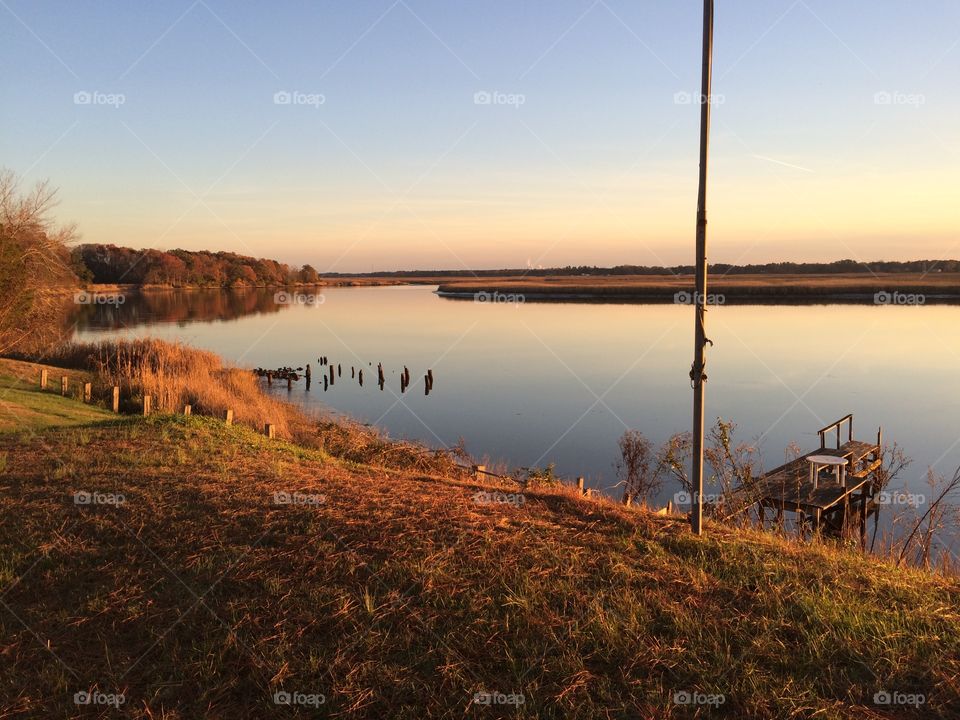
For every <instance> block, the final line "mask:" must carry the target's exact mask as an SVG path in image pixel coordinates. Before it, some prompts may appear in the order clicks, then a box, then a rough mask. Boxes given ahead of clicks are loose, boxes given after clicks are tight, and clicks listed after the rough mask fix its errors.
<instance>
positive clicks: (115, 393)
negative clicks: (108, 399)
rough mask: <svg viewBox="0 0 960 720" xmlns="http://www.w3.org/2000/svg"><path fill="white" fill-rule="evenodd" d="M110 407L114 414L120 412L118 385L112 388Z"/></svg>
mask: <svg viewBox="0 0 960 720" xmlns="http://www.w3.org/2000/svg"><path fill="white" fill-rule="evenodd" d="M112 407H113V411H114V412H115V413H118V412H120V386H119V385H114V386H113V403H112Z"/></svg>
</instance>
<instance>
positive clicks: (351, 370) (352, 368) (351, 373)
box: [350, 365, 357, 379]
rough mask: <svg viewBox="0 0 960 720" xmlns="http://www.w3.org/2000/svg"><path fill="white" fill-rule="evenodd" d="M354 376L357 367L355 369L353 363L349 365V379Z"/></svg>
mask: <svg viewBox="0 0 960 720" xmlns="http://www.w3.org/2000/svg"><path fill="white" fill-rule="evenodd" d="M356 376H357V369H356V368H355V367H354V366H353V365H351V366H350V377H351V379H352V378H355V377H356Z"/></svg>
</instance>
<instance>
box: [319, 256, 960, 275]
mask: <svg viewBox="0 0 960 720" xmlns="http://www.w3.org/2000/svg"><path fill="white" fill-rule="evenodd" d="M695 269H696V268H695V267H694V266H693V265H615V266H613V267H600V266H597V265H566V266H564V267H554V268H501V269H499V270H382V271H378V272H370V273H324V277H332V278H333V277H356V276H358V275H362V276H364V277H382V278H391V277H395V278H404V277H418V276H423V275H430V276H436V277H441V276H442V277H493V276H500V275H525V276H528V277H544V276H547V275H551V276H554V275H559V276H567V275H569V276H575V275H692V274H693V273H694V271H695ZM710 272H712V273H719V274H723V275H807V274H809V275H815V274H825V275H830V274H851V273H863V274H870V273H897V272H902V273H934V272H945V273H956V272H960V260H907V261H899V260H877V261H871V262H861V261H859V260H850V259H845V260H835V261H832V262H806V263H798V262H771V263H760V264H750V265H733V264H730V263H711V264H710Z"/></svg>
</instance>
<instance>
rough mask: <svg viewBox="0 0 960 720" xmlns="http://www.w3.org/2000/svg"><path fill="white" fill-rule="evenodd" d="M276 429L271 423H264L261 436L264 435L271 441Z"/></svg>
mask: <svg viewBox="0 0 960 720" xmlns="http://www.w3.org/2000/svg"><path fill="white" fill-rule="evenodd" d="M276 433H277V431H276V428H275V427H274V426H273V423H266V424H265V425H264V426H263V434H264V435H266V436H267V437H268V438H270V439H271V440H272V439H273V438H275V437H276Z"/></svg>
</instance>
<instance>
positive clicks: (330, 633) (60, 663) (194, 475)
mask: <svg viewBox="0 0 960 720" xmlns="http://www.w3.org/2000/svg"><path fill="white" fill-rule="evenodd" d="M63 402H69V401H66V400H63ZM0 457H2V458H3V465H2V469H0V582H2V587H3V590H4V596H3V605H2V606H0V654H2V656H3V662H2V663H0V717H4V718H5V717H78V716H81V715H82V716H92V717H131V718H143V719H146V718H164V719H165V720H180V719H181V718H182V719H186V718H198V717H211V718H214V717H223V718H226V717H231V718H270V717H304V718H306V717H338V718H378V719H379V718H387V717H389V718H416V719H417V720H421V719H423V718H464V717H469V718H494V717H518V718H585V719H587V718H589V719H591V720H592V719H593V718H623V719H624V720H626V718H631V719H632V718H658V719H659V718H686V717H701V718H704V717H730V718H791V717H796V718H799V717H818V718H836V719H840V718H871V719H880V718H889V717H916V718H920V717H925V718H926V717H932V718H937V717H939V718H948V717H955V715H954V710H955V708H956V707H957V703H960V685H958V677H960V614H958V610H957V607H958V603H960V587H958V585H957V584H956V583H955V582H954V581H950V580H946V579H943V578H938V577H934V576H930V575H926V574H923V573H919V572H915V571H909V570H902V571H897V570H895V569H893V568H891V567H890V566H889V565H886V564H884V563H881V562H878V561H874V560H871V559H865V558H863V557H861V556H859V555H857V554H856V553H853V552H848V551H845V550H840V549H837V548H833V547H829V546H823V545H815V544H796V543H791V542H787V541H785V540H782V539H778V538H776V537H773V536H771V535H767V534H761V533H756V532H751V531H736V530H732V529H729V528H724V527H721V526H717V525H713V524H710V525H708V533H707V535H706V537H704V538H694V537H691V536H690V535H689V533H688V531H687V529H686V527H685V523H684V522H683V521H682V520H681V519H679V518H658V517H653V516H650V515H648V514H646V513H644V512H642V511H639V510H632V509H624V508H622V507H619V506H616V505H614V504H612V503H604V502H597V501H593V500H589V499H583V498H579V497H575V496H574V495H573V494H571V493H570V492H568V491H566V490H564V489H562V488H542V489H533V490H529V491H525V492H524V494H523V496H522V497H523V502H522V503H517V502H503V501H501V502H496V501H495V502H489V501H485V502H481V501H478V500H477V497H478V496H477V491H478V490H482V491H484V493H503V495H502V497H510V496H513V497H516V496H515V493H516V492H517V488H516V487H515V486H500V485H479V484H477V483H476V482H474V481H473V480H472V479H465V478H463V476H459V477H458V476H438V475H433V474H428V473H422V472H416V471H410V470H407V469H403V468H390V467H371V466H367V465H360V464H357V463H355V462H345V461H341V460H338V459H336V458H331V457H329V456H328V455H326V454H325V453H323V452H319V451H315V450H308V449H305V448H303V447H299V446H296V445H292V444H288V443H284V442H277V441H269V440H267V439H266V438H264V437H263V436H262V435H260V434H257V433H255V432H253V431H251V430H249V429H247V428H244V427H240V426H234V427H232V428H231V427H226V426H225V425H224V424H223V423H222V422H218V421H216V420H212V419H209V418H201V417H193V418H184V417H182V416H163V415H158V416H155V417H152V418H147V419H144V418H138V417H128V418H125V419H121V420H119V421H118V422H115V423H113V424H109V425H97V426H90V427H84V428H69V429H66V428H60V429H48V430H44V431H41V432H37V433H30V434H26V435H23V436H14V435H11V434H6V435H0ZM78 492H87V493H99V494H100V495H101V497H106V498H111V497H112V498H117V497H120V496H122V498H123V502H122V503H120V504H109V503H104V504H96V503H92V504H79V505H78V504H76V503H75V502H74V501H73V498H74V494H75V493H78ZM277 493H280V494H281V495H280V496H279V497H287V498H292V499H294V500H293V501H292V502H290V503H287V504H283V503H278V502H277V497H278V495H277ZM283 493H286V495H285V496H284V495H282V494H283ZM482 497H484V498H487V499H489V498H491V497H500V496H496V495H484V496H482ZM297 498H299V499H300V500H299V501H298V500H296V499H297ZM90 691H94V692H97V693H101V694H103V696H109V695H114V696H117V695H120V694H122V695H123V697H124V704H123V705H122V706H121V707H120V708H119V709H118V710H117V711H114V710H113V709H112V708H107V707H77V706H76V705H74V703H73V697H74V694H75V693H78V692H90ZM884 691H891V692H899V693H904V694H913V695H915V694H922V695H923V696H924V703H923V705H922V706H920V707H913V706H900V707H893V708H891V707H887V706H883V705H877V704H875V703H874V696H875V695H876V694H877V693H882V692H884ZM278 692H288V693H300V694H301V697H310V696H312V697H313V698H314V699H315V700H317V701H319V696H322V697H323V702H322V703H319V704H317V705H316V706H310V705H301V706H293V707H287V706H278V705H277V704H275V701H274V698H275V697H276V693H278ZM477 693H493V694H495V695H492V696H491V695H479V696H478V695H477ZM682 693H688V694H694V693H699V697H701V698H705V697H711V698H713V699H714V700H715V701H716V704H713V705H709V704H708V705H699V706H694V705H686V704H682V703H678V702H677V701H676V699H677V698H678V697H680V698H682V697H684V696H683V695H682ZM678 694H681V695H678ZM721 696H722V702H720V701H719V698H720V697H721ZM477 697H480V698H485V697H496V698H501V699H503V698H510V697H512V698H514V700H516V699H518V698H521V697H522V699H523V702H522V704H519V705H486V704H483V703H477V702H475V698H477ZM688 697H689V695H688Z"/></svg>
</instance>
